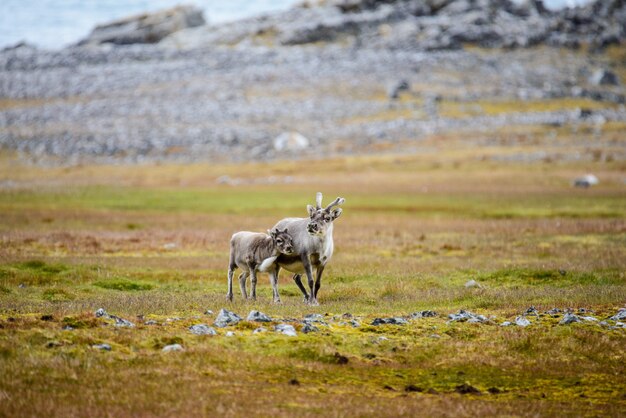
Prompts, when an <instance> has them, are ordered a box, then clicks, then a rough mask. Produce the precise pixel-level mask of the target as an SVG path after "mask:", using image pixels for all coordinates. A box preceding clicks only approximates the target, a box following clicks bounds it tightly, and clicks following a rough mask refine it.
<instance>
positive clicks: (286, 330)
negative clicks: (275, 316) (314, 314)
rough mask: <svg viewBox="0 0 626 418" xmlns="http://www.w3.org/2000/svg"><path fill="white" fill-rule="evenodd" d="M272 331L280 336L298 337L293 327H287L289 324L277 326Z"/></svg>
mask: <svg viewBox="0 0 626 418" xmlns="http://www.w3.org/2000/svg"><path fill="white" fill-rule="evenodd" d="M274 331H276V332H279V333H281V334H285V335H288V336H290V337H296V336H297V335H298V333H296V329H295V328H294V327H293V325H289V324H278V325H276V326H275V327H274Z"/></svg>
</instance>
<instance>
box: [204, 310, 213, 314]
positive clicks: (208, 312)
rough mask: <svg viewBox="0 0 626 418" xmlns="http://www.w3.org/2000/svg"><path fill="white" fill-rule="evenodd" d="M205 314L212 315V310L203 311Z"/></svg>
mask: <svg viewBox="0 0 626 418" xmlns="http://www.w3.org/2000/svg"><path fill="white" fill-rule="evenodd" d="M204 314H205V315H213V311H212V310H210V309H207V310H206V312H204Z"/></svg>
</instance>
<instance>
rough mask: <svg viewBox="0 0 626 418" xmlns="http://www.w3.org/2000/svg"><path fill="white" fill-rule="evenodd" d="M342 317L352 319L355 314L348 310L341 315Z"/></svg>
mask: <svg viewBox="0 0 626 418" xmlns="http://www.w3.org/2000/svg"><path fill="white" fill-rule="evenodd" d="M341 318H342V319H352V318H353V315H352V314H351V313H350V312H346V313H344V314H342V315H341Z"/></svg>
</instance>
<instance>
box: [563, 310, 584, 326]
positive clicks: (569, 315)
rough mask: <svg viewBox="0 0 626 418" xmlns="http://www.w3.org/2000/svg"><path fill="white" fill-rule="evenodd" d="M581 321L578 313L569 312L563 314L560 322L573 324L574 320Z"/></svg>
mask: <svg viewBox="0 0 626 418" xmlns="http://www.w3.org/2000/svg"><path fill="white" fill-rule="evenodd" d="M580 321H581V319H580V318H579V317H578V315H576V314H573V313H570V312H568V313H566V314H565V315H564V316H563V319H561V321H559V324H560V325H569V324H573V323H574V322H580Z"/></svg>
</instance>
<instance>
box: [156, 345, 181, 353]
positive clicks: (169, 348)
mask: <svg viewBox="0 0 626 418" xmlns="http://www.w3.org/2000/svg"><path fill="white" fill-rule="evenodd" d="M161 351H163V352H164V353H169V352H171V351H184V348H183V346H182V345H180V344H170V345H166V346H165V347H163V349H162V350H161Z"/></svg>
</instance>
